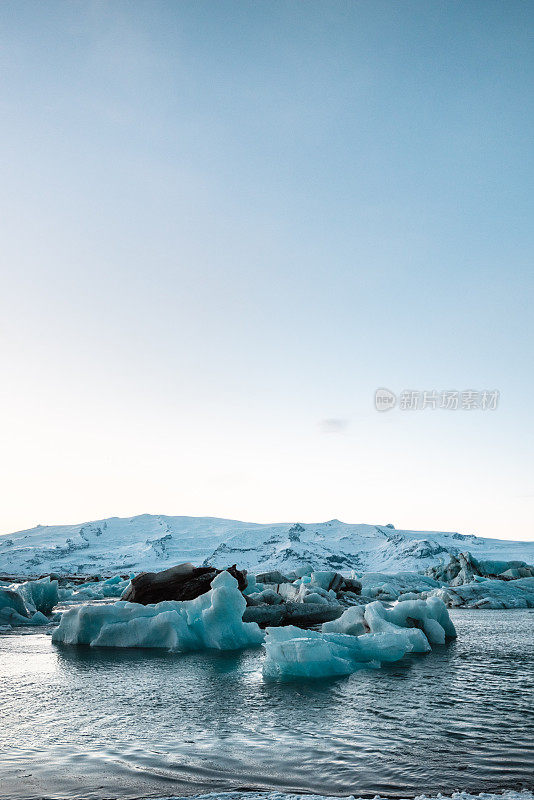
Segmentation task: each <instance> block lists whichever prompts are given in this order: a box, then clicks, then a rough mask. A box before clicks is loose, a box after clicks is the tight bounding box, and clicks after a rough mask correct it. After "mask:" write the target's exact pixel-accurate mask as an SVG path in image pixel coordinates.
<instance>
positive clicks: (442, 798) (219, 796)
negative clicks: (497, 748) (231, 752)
mask: <svg viewBox="0 0 534 800" xmlns="http://www.w3.org/2000/svg"><path fill="white" fill-rule="evenodd" d="M154 800H364V798H358V797H357V796H356V797H355V796H354V795H350V797H347V798H340V797H337V796H332V795H324V794H293V793H290V794H289V793H288V794H286V793H284V792H212V793H211V794H201V795H194V796H191V795H189V796H188V797H182V796H178V795H176V796H175V795H173V796H172V798H171V797H168V798H163V797H160V798H155V799H154ZM367 800H368V799H367ZM373 800H390V798H382V797H381V796H380V795H378V794H377V795H375V796H374V798H373ZM399 800H534V794H533V793H532V792H531V791H528V790H525V791H515V792H514V791H511V790H507V791H504V792H495V793H493V792H481V793H480V794H470V793H469V792H453V794H450V795H444V794H437V795H427V794H420V795H417V796H416V797H415V798H414V797H411V798H400V799H399Z"/></svg>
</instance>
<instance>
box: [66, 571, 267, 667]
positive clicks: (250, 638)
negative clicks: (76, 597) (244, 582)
mask: <svg viewBox="0 0 534 800" xmlns="http://www.w3.org/2000/svg"><path fill="white" fill-rule="evenodd" d="M245 607H246V600H245V599H244V597H243V595H242V594H241V592H240V591H239V589H238V584H237V581H236V579H235V578H233V577H232V576H231V575H229V574H228V572H221V573H220V574H219V575H217V577H216V578H214V580H213V581H212V584H211V589H210V591H209V592H206V593H205V594H202V595H200V596H199V597H197V598H195V599H194V600H184V601H176V600H167V601H164V602H162V603H156V604H154V605H147V606H143V605H140V604H139V603H128V602H125V601H118V602H117V603H114V604H113V605H86V606H81V607H78V608H72V609H69V610H68V611H66V612H65V613H64V614H63V616H62V618H61V622H60V624H59V627H58V628H57V629H56V630H55V631H54V634H53V636H52V641H54V642H62V643H64V644H88V645H93V646H101V647H160V648H166V649H169V650H174V651H187V650H203V649H206V648H215V649H218V650H234V649H238V648H241V647H247V646H250V645H257V644H260V643H261V642H262V641H263V633H262V631H261V630H260V628H259V627H258V625H256V623H254V622H243V620H242V616H243V611H244V610H245Z"/></svg>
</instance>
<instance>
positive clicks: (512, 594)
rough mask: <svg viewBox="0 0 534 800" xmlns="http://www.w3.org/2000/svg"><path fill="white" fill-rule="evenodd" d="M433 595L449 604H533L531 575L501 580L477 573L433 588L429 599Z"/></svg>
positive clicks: (489, 606) (497, 606) (533, 583)
mask: <svg viewBox="0 0 534 800" xmlns="http://www.w3.org/2000/svg"><path fill="white" fill-rule="evenodd" d="M433 597H435V598H436V599H441V600H442V601H443V602H444V603H445V604H446V605H447V606H448V607H449V608H492V609H500V608H534V578H518V579H517V580H510V581H504V580H499V579H496V578H480V577H479V578H478V580H474V581H472V582H471V583H464V584H462V585H460V586H444V587H442V588H441V589H435V590H434V591H433V592H432V594H431V596H430V597H429V600H431V599H432V598H433ZM427 602H428V601H427Z"/></svg>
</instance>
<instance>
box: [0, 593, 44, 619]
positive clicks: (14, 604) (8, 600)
mask: <svg viewBox="0 0 534 800" xmlns="http://www.w3.org/2000/svg"><path fill="white" fill-rule="evenodd" d="M49 622H50V620H49V619H48V618H47V617H45V615H44V614H42V613H41V612H40V611H35V609H31V611H29V610H28V609H27V608H26V605H25V603H24V600H23V598H22V596H21V595H20V594H19V593H18V592H17V591H13V590H12V589H4V588H1V589H0V625H1V626H2V627H4V626H17V625H48V624H49Z"/></svg>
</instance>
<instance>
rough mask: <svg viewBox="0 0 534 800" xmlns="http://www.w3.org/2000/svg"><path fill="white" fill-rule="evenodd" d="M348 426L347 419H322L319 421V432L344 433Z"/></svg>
mask: <svg viewBox="0 0 534 800" xmlns="http://www.w3.org/2000/svg"><path fill="white" fill-rule="evenodd" d="M348 427H349V421H348V419H338V418H336V417H332V419H322V420H320V422H319V430H320V431H321V433H346V432H347V430H348Z"/></svg>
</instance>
